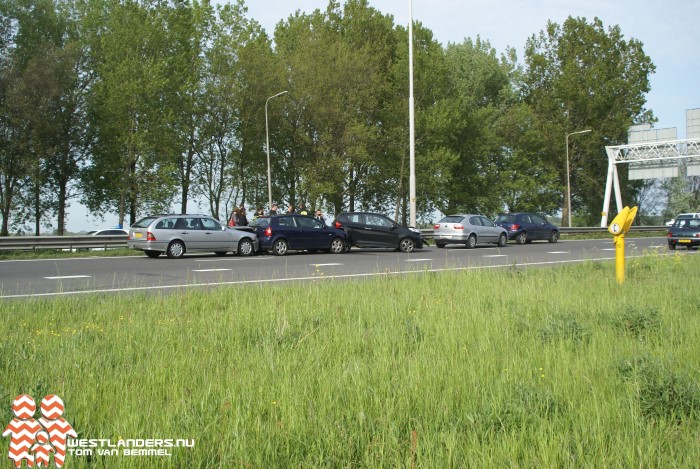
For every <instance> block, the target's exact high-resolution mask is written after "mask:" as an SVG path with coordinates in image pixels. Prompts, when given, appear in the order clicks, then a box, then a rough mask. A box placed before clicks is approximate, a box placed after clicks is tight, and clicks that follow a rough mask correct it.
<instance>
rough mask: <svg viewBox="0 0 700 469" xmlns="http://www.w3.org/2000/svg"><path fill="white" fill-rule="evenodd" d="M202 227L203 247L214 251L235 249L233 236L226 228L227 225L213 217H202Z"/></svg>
mask: <svg viewBox="0 0 700 469" xmlns="http://www.w3.org/2000/svg"><path fill="white" fill-rule="evenodd" d="M200 222H201V227H202V239H203V245H202V249H206V250H207V251H212V252H217V251H218V252H229V251H234V250H235V246H234V242H233V236H231V233H230V232H228V231H227V230H226V227H224V226H222V225H221V223H219V222H218V221H216V220H214V219H213V218H208V217H207V218H202V219H200Z"/></svg>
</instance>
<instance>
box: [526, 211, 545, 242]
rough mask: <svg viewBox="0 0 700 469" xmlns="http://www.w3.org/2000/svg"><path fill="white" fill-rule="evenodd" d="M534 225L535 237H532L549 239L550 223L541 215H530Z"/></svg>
mask: <svg viewBox="0 0 700 469" xmlns="http://www.w3.org/2000/svg"><path fill="white" fill-rule="evenodd" d="M530 219H531V220H532V226H533V227H534V231H535V237H534V238H532V239H548V238H549V226H548V225H549V223H547V220H545V219H544V218H542V217H541V216H539V215H534V214H532V215H530Z"/></svg>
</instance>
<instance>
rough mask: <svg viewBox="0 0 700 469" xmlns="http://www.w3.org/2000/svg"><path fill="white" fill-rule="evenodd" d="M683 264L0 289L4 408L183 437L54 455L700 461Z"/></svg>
mask: <svg viewBox="0 0 700 469" xmlns="http://www.w3.org/2000/svg"><path fill="white" fill-rule="evenodd" d="M699 267H700V259H699V258H698V256H693V255H690V256H689V255H682V254H678V255H675V256H670V257H660V256H653V255H649V256H647V257H644V258H641V259H638V260H634V261H632V262H629V263H628V274H627V282H626V283H625V285H624V286H622V287H621V286H619V285H617V284H616V283H615V281H614V267H613V265H612V264H610V263H602V264H601V263H590V264H586V265H583V266H577V267H563V268H558V269H531V270H519V269H512V270H502V271H488V272H487V271H482V272H459V273H444V274H434V273H424V274H418V275H415V276H407V277H404V278H379V279H377V280H371V281H341V282H327V281H320V282H318V283H314V282H309V283H302V284H297V285H293V286H291V285H287V286H279V287H278V286H260V287H249V286H248V287H245V288H243V287H240V288H239V287H233V288H220V289H215V290H209V291H204V290H203V291H198V292H193V291H191V290H188V291H186V292H182V293H180V294H169V295H163V296H154V295H141V296H94V297H90V298H84V297H74V298H60V299H57V300H53V301H43V300H37V301H23V302H20V301H15V302H6V303H2V304H0V308H2V319H3V320H2V325H0V331H1V332H2V336H3V341H2V350H1V352H2V353H0V397H1V398H2V400H1V401H0V402H1V404H0V405H2V410H1V413H0V415H2V416H3V422H4V423H3V425H4V424H6V422H9V421H10V419H11V417H12V415H11V412H10V404H11V402H12V399H13V398H14V397H15V396H16V395H18V394H20V393H28V394H30V395H32V396H34V397H35V399H37V400H39V399H41V398H42V397H43V396H44V395H46V394H50V393H55V394H58V395H59V396H61V397H62V398H63V400H64V401H65V403H66V413H65V417H66V419H67V420H68V421H69V422H70V423H71V424H72V425H73V427H75V428H76V430H77V431H78V434H79V436H80V438H109V439H112V440H117V439H119V438H189V439H195V440H196V444H195V447H194V448H177V449H174V450H173V451H172V456H171V457H155V456H151V457H139V458H136V457H126V456H110V457H103V456H97V455H94V456H93V457H90V458H88V457H78V456H75V455H73V456H71V455H69V456H68V463H67V464H68V465H69V466H70V467H87V466H90V467H92V466H96V467H188V468H189V467H265V468H267V467H391V468H393V467H413V466H415V467H577V468H578V467H697V466H698V462H699V461H700V440H699V438H700V422H699V421H698V419H699V417H700V389H699V387H698V376H699V372H700V301H699V300H698V298H699V296H698V294H697V285H698V282H699V281H700V269H699ZM7 446H8V442H7V440H4V441H3V445H2V446H1V447H0V449H2V450H3V451H6V450H7ZM7 464H8V467H9V464H10V463H9V461H8V462H7ZM69 466H66V467H69Z"/></svg>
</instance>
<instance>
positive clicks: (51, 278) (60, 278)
mask: <svg viewBox="0 0 700 469" xmlns="http://www.w3.org/2000/svg"><path fill="white" fill-rule="evenodd" d="M44 278H45V279H46V280H66V279H71V278H92V275H60V276H57V277H44Z"/></svg>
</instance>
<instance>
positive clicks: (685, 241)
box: [678, 239, 690, 243]
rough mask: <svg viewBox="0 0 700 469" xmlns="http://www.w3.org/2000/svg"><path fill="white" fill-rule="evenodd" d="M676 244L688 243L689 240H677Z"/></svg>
mask: <svg viewBox="0 0 700 469" xmlns="http://www.w3.org/2000/svg"><path fill="white" fill-rule="evenodd" d="M678 242H679V243H689V242H690V240H689V239H679V240H678Z"/></svg>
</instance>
